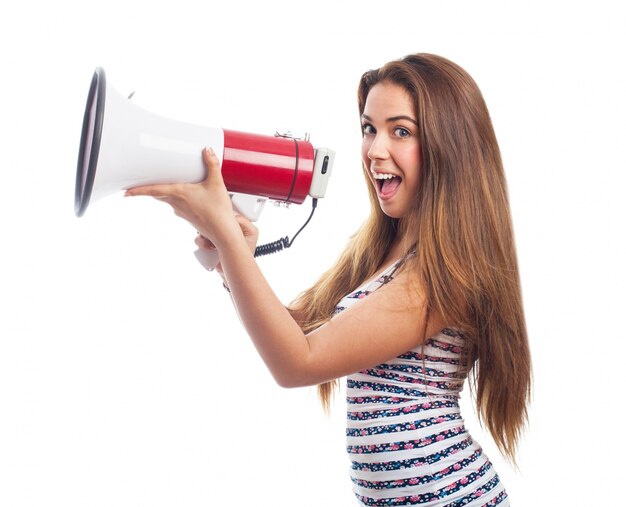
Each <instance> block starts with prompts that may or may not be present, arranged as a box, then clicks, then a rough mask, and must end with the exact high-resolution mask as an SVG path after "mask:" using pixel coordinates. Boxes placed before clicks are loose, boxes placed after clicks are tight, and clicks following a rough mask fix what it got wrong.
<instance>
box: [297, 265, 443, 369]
mask: <svg viewBox="0 0 626 507" xmlns="http://www.w3.org/2000/svg"><path fill="white" fill-rule="evenodd" d="M428 313H429V312H427V311H426V297H425V291H424V290H423V288H422V287H421V286H420V284H419V282H418V280H417V279H416V277H415V276H412V273H411V272H410V271H409V270H401V271H400V272H399V273H397V274H396V275H394V277H393V279H392V280H391V281H389V282H388V283H385V284H384V285H382V286H381V287H380V288H378V289H377V290H375V291H373V292H371V293H370V294H369V295H368V296H367V297H365V298H363V299H361V300H359V301H358V302H356V303H355V304H353V305H352V306H350V307H349V308H347V309H346V310H344V311H342V312H341V313H339V314H338V315H336V316H335V317H333V318H332V319H331V320H330V321H329V322H328V323H327V324H325V325H324V326H322V327H320V328H319V329H317V330H315V331H313V332H312V333H310V334H309V335H307V338H308V340H309V346H310V349H311V360H312V361H314V364H313V365H311V366H313V368H312V371H316V372H317V374H318V375H319V376H320V377H321V379H316V381H319V380H328V379H332V378H338V377H341V376H344V375H347V374H350V373H354V372H356V371H360V370H362V369H365V368H369V367H372V366H375V365H377V364H380V363H382V362H384V361H386V360H389V359H391V358H393V357H397V356H398V355H400V354H403V353H404V352H406V351H408V350H411V349H413V348H415V347H416V346H418V345H419V344H421V343H422V342H423V341H424V340H425V339H427V338H429V337H430V336H432V335H434V334H437V333H438V332H439V331H441V329H442V328H443V327H445V326H444V325H443V323H442V322H441V318H440V317H439V316H438V315H434V314H433V312H430V315H428ZM427 315H428V318H427Z"/></svg>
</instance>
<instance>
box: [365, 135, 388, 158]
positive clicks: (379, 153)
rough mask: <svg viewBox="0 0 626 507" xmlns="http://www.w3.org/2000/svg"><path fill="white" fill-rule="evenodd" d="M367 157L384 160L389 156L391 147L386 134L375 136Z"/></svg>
mask: <svg viewBox="0 0 626 507" xmlns="http://www.w3.org/2000/svg"><path fill="white" fill-rule="evenodd" d="M367 158H369V159H370V160H384V159H386V158H389V147H388V144H387V140H386V138H385V136H382V135H380V134H378V135H376V136H374V138H373V139H372V140H371V143H370V145H369V149H368V150H367Z"/></svg>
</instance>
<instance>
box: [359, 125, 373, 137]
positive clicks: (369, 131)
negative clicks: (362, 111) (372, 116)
mask: <svg viewBox="0 0 626 507" xmlns="http://www.w3.org/2000/svg"><path fill="white" fill-rule="evenodd" d="M361 130H362V131H363V135H370V134H375V133H376V129H375V128H374V127H372V126H371V125H370V124H369V123H364V124H363V125H361Z"/></svg>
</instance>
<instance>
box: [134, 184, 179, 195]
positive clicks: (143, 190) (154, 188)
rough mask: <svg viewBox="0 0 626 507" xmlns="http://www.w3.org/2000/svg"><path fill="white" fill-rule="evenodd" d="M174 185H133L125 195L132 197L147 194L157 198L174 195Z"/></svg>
mask: <svg viewBox="0 0 626 507" xmlns="http://www.w3.org/2000/svg"><path fill="white" fill-rule="evenodd" d="M173 193H174V192H173V187H172V185H143V186H139V187H133V188H129V189H128V190H126V192H125V193H124V196H125V197H131V196H136V195H145V196H148V197H155V198H166V197H170V196H171V195H173Z"/></svg>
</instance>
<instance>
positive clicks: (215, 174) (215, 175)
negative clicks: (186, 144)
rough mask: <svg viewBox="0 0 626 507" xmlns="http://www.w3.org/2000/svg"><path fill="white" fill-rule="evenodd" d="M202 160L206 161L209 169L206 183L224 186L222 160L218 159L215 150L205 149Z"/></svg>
mask: <svg viewBox="0 0 626 507" xmlns="http://www.w3.org/2000/svg"><path fill="white" fill-rule="evenodd" d="M202 159H203V160H204V165H205V166H206V168H207V177H206V180H205V181H206V183H209V184H211V183H213V184H215V183H218V184H220V185H223V184H224V180H223V179H222V170H221V167H220V160H219V159H218V158H217V155H216V154H215V151H214V150H213V148H205V149H204V150H203V151H202Z"/></svg>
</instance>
